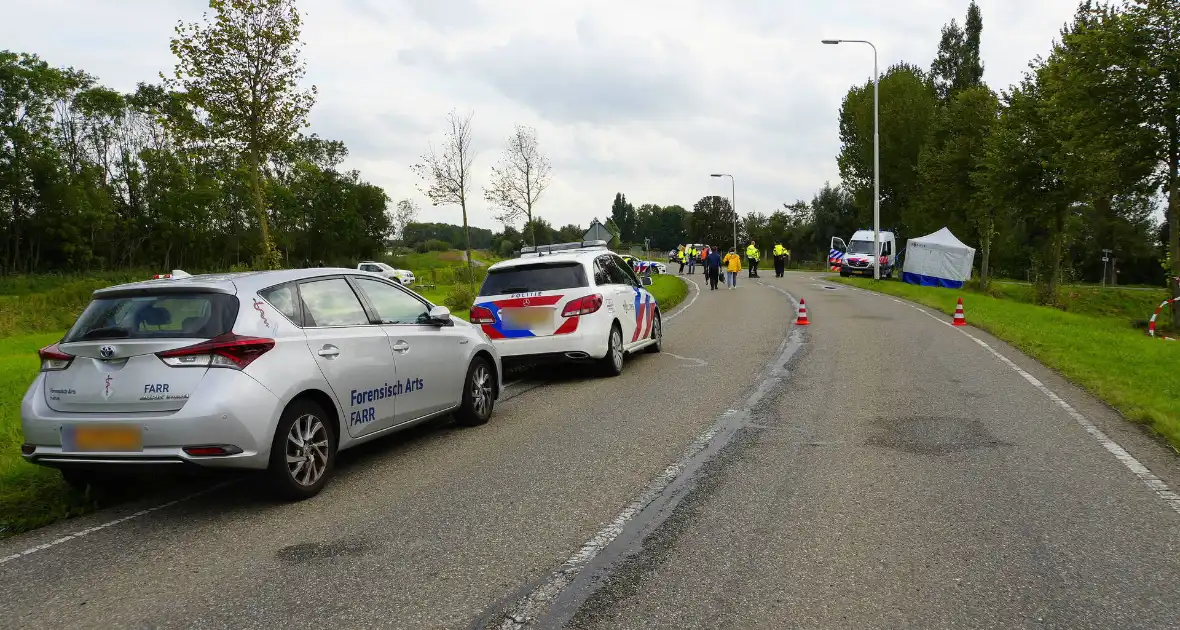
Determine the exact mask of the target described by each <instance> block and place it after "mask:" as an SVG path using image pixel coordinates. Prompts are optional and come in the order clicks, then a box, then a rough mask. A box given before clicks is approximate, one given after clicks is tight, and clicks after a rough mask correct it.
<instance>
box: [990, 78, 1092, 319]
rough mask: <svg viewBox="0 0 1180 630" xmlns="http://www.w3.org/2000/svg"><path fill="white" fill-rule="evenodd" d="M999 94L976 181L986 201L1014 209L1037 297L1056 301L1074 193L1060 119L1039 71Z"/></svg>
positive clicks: (1055, 302)
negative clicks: (999, 108) (996, 116)
mask: <svg viewBox="0 0 1180 630" xmlns="http://www.w3.org/2000/svg"><path fill="white" fill-rule="evenodd" d="M1003 100H1004V107H1003V109H1002V113H1001V114H1000V117H999V120H998V121H997V123H996V126H995V127H994V128H993V131H992V133H991V135H990V136H989V137H988V142H987V145H986V150H985V155H984V158H983V164H982V168H981V173H980V175H979V176H978V177H977V181H979V182H980V183H981V184H982V185H983V188H984V191H985V193H984V194H985V199H986V200H987V202H988V203H991V204H994V205H995V206H997V207H1001V208H1009V209H1017V210H1018V212H1017V213H1016V221H1017V222H1019V223H1020V224H1021V228H1022V229H1023V231H1024V234H1025V239H1026V241H1027V243H1028V245H1029V246H1030V250H1031V254H1032V257H1033V259H1032V262H1033V270H1034V272H1035V275H1034V278H1033V279H1034V285H1035V288H1036V291H1035V297H1036V300H1037V302H1038V303H1041V304H1057V302H1058V287H1059V286H1060V284H1061V275H1062V274H1061V262H1062V259H1063V257H1064V254H1065V250H1066V247H1067V245H1068V238H1069V232H1068V230H1069V228H1070V227H1071V225H1070V219H1071V217H1072V212H1073V210H1074V199H1075V196H1074V193H1073V191H1072V190H1071V188H1070V182H1069V181H1068V180H1067V173H1068V172H1069V168H1068V167H1067V166H1066V165H1065V160H1064V159H1063V158H1064V157H1065V156H1066V151H1065V149H1064V145H1063V143H1062V139H1061V136H1060V134H1059V131H1060V130H1061V127H1062V125H1061V120H1060V119H1059V118H1058V117H1057V116H1056V112H1055V111H1054V110H1053V107H1052V102H1051V101H1050V100H1049V99H1047V98H1046V97H1045V95H1044V93H1043V88H1042V86H1041V84H1040V79H1039V76H1038V72H1031V73H1029V74H1027V75H1026V76H1025V78H1024V80H1023V81H1022V82H1021V84H1020V85H1019V86H1016V87H1015V88H1013V89H1012V90H1011V91H1010V92H1006V93H1005V94H1004V99H1003Z"/></svg>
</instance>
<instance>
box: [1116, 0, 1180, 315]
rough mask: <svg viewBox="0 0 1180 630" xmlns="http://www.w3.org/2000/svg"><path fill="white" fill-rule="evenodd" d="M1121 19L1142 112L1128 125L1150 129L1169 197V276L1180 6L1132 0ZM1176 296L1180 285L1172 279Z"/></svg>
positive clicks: (1178, 134) (1179, 216)
mask: <svg viewBox="0 0 1180 630" xmlns="http://www.w3.org/2000/svg"><path fill="white" fill-rule="evenodd" d="M1124 10H1125V13H1124V15H1123V17H1122V18H1121V19H1118V20H1117V21H1116V23H1117V24H1119V25H1120V26H1121V27H1122V28H1121V29H1120V35H1121V37H1120V38H1119V42H1120V43H1121V44H1122V46H1121V47H1120V49H1121V50H1120V53H1121V54H1120V55H1118V56H1117V57H1116V58H1121V59H1120V60H1121V61H1123V62H1124V63H1125V64H1126V65H1125V66H1121V65H1120V66H1118V67H1119V69H1122V68H1126V71H1125V72H1121V73H1119V74H1117V75H1116V77H1115V78H1116V79H1121V81H1120V87H1123V88H1125V89H1126V90H1127V93H1128V94H1130V95H1133V98H1134V99H1135V101H1136V102H1137V103H1139V108H1138V109H1137V110H1136V112H1137V114H1138V115H1137V116H1135V117H1134V118H1132V119H1130V120H1127V121H1125V122H1124V125H1128V126H1131V127H1136V128H1138V129H1141V130H1144V131H1147V132H1149V134H1150V136H1149V142H1148V143H1147V149H1148V150H1149V152H1150V154H1151V156H1152V157H1153V158H1155V160H1156V164H1158V165H1159V168H1158V170H1157V172H1156V175H1155V177H1154V178H1153V179H1152V182H1153V184H1155V185H1156V186H1158V187H1159V189H1162V190H1163V191H1164V192H1166V193H1167V195H1168V203H1167V212H1166V215H1167V224H1168V228H1169V240H1168V252H1169V257H1168V261H1169V265H1170V268H1169V270H1168V276H1169V277H1172V278H1175V277H1180V4H1177V3H1176V2H1173V1H1171V0H1127V2H1126V5H1125V9H1124ZM1168 284H1169V286H1170V287H1171V288H1172V296H1173V297H1180V283H1178V282H1176V281H1175V280H1172V281H1170V282H1169V283H1168ZM1172 325H1173V326H1175V327H1177V328H1180V309H1172Z"/></svg>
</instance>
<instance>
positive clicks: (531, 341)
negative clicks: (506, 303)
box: [492, 330, 609, 365]
mask: <svg viewBox="0 0 1180 630" xmlns="http://www.w3.org/2000/svg"><path fill="white" fill-rule="evenodd" d="M608 334H609V331H608V332H604V333H601V334H598V333H594V332H589V331H581V330H579V331H576V332H573V333H570V334H568V335H550V336H547V337H524V338H517V339H493V340H492V344H493V345H494V346H495V347H496V351H497V352H498V353H499V354H500V360H501V361H503V362H504V363H505V364H506V365H517V364H520V363H527V362H542V361H554V360H556V361H561V360H569V361H578V360H593V359H601V358H603V357H605V356H606V348H607V343H608Z"/></svg>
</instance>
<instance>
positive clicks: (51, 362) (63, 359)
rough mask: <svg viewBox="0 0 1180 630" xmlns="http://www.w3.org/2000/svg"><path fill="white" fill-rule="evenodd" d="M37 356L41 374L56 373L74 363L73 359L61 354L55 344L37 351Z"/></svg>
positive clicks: (70, 356)
mask: <svg viewBox="0 0 1180 630" xmlns="http://www.w3.org/2000/svg"><path fill="white" fill-rule="evenodd" d="M37 356H38V357H40V358H41V371H42V372H58V371H61V370H64V369H66V368H68V367H70V364H71V363H73V362H74V357H73V356H72V355H68V354H66V353H64V352H62V351H61V348H58V347H57V344H56V343H55V344H53V345H51V346H45V347H44V348H41V349H40V350H38V351H37Z"/></svg>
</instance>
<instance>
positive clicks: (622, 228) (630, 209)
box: [610, 193, 636, 242]
mask: <svg viewBox="0 0 1180 630" xmlns="http://www.w3.org/2000/svg"><path fill="white" fill-rule="evenodd" d="M610 218H611V220H612V221H614V222H615V225H616V226H618V229H619V234H618V236H619V239H620V240H622V241H624V242H630V241H631V240H632V239H634V238H635V228H636V214H635V206H633V205H631V204H630V203H628V202H627V196H626V195H624V194H623V193H615V201H614V203H612V204H611V208H610Z"/></svg>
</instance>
